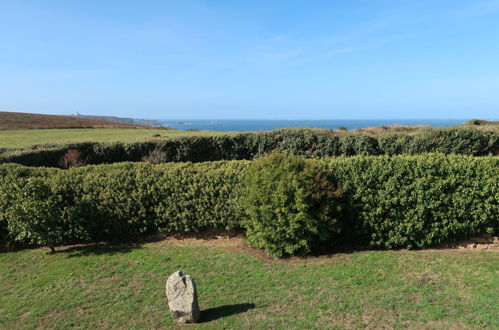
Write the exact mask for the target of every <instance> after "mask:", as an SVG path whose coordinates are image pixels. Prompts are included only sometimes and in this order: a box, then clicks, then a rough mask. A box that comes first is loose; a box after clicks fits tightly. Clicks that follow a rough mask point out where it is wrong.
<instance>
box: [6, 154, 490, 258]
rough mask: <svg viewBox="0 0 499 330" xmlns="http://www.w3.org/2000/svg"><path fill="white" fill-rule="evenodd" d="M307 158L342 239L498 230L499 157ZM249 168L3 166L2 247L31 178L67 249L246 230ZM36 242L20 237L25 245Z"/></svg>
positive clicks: (419, 243) (379, 242) (385, 243)
mask: <svg viewBox="0 0 499 330" xmlns="http://www.w3.org/2000/svg"><path fill="white" fill-rule="evenodd" d="M308 162H315V163H316V165H317V166H319V167H320V168H323V169H325V170H327V171H328V173H330V174H329V180H331V184H332V185H333V186H335V187H338V188H339V190H340V192H341V196H340V199H338V198H336V197H335V198H334V199H331V203H332V204H333V206H334V207H336V206H338V204H339V206H341V207H342V209H343V211H342V213H341V214H340V216H339V218H338V219H339V220H340V226H339V230H341V233H340V237H339V238H340V239H341V241H343V242H355V243H360V244H366V245H369V246H372V247H379V248H398V247H407V248H421V247H426V246H430V245H432V244H436V243H442V242H449V241H453V240H456V239H460V238H465V237H470V236H473V235H478V234H483V233H497V232H498V231H499V219H498V216H499V189H498V184H499V158H497V157H472V156H460V155H443V154H428V155H418V156H393V157H388V156H357V157H350V158H334V159H321V160H308ZM251 164H252V162H250V161H220V162H206V163H168V164H160V165H151V164H147V163H120V164H112V165H97V166H86V167H82V168H75V169H70V170H60V169H48V168H29V167H23V166H20V165H14V164H3V165H0V235H3V240H4V242H5V241H12V239H13V235H14V234H13V233H12V232H9V231H8V229H7V228H8V226H7V224H8V222H12V221H29V220H30V219H21V218H19V216H18V213H16V212H15V205H19V203H21V202H23V201H22V200H21V197H20V196H26V194H24V193H25V191H24V190H23V189H24V185H25V183H26V182H27V181H28V180H29V179H30V178H37V179H39V180H40V181H43V182H44V183H45V184H46V185H47V186H48V187H49V191H50V194H52V201H53V202H54V203H56V204H57V205H58V207H59V208H60V209H61V210H63V212H62V214H63V215H61V217H62V218H61V221H63V222H64V221H66V222H67V220H68V219H70V222H69V223H73V224H74V226H75V228H73V229H74V230H68V231H66V232H64V233H63V234H62V236H63V237H61V239H60V240H59V241H60V242H61V243H70V242H75V241H79V240H81V239H82V237H85V239H86V240H89V241H96V240H113V239H130V238H137V237H139V236H142V235H146V234H152V233H156V232H167V233H174V232H201V231H205V230H209V229H224V230H225V229H235V230H241V229H242V221H243V220H245V219H248V218H249V216H250V214H249V213H248V209H244V208H241V207H240V205H239V203H238V201H239V200H240V199H241V198H242V197H244V196H242V194H243V193H244V191H245V190H244V189H242V188H244V187H245V186H244V187H243V185H242V182H243V177H244V176H245V174H246V173H247V171H248V168H249V166H250V165H251ZM290 178H291V179H290V180H295V179H292V176H290ZM290 187H293V186H290ZM296 187H300V185H297V186H296ZM42 188H43V187H42ZM43 189H45V188H43ZM43 191H44V193H45V190H43ZM290 191H292V190H290ZM277 192H278V191H276V192H275V193H277ZM268 193H269V194H270V193H272V189H271V190H269V191H268ZM22 194H24V195H22ZM33 205H35V204H33ZM51 205H52V204H51ZM255 205H256V204H255ZM288 210H293V207H290V208H288ZM33 211H35V210H33ZM28 214H29V213H28ZM269 221H272V219H269ZM66 222H65V223H66ZM61 225H62V224H61ZM319 227H320V226H319ZM335 229H336V228H335ZM293 230H295V229H293ZM82 232H83V233H84V234H85V235H82ZM30 243H32V242H31V241H30V240H23V239H22V238H21V241H20V244H30ZM329 243H330V242H324V244H329Z"/></svg>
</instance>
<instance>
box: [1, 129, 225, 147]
mask: <svg viewBox="0 0 499 330" xmlns="http://www.w3.org/2000/svg"><path fill="white" fill-rule="evenodd" d="M157 134H160V136H155V135H157ZM226 134H231V133H226V132H214V131H186V130H156V129H116V128H83V129H79V128H76V129H29V130H0V148H19V147H26V146H30V145H37V144H66V143H76V142H133V141H140V140H151V139H161V138H165V137H166V138H167V137H175V136H194V135H197V136H199V135H203V136H206V135H226Z"/></svg>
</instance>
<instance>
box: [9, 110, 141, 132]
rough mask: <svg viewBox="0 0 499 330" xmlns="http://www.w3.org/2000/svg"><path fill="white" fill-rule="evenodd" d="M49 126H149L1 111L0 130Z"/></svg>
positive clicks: (44, 127) (45, 127)
mask: <svg viewBox="0 0 499 330" xmlns="http://www.w3.org/2000/svg"><path fill="white" fill-rule="evenodd" d="M40 128H43V129H47V128H52V129H54V128H141V129H147V128H149V126H142V125H132V124H125V123H119V122H110V121H104V120H96V119H88V118H81V117H77V116H56V115H41V114H35V113H21V112H3V111H0V130H14V129H40Z"/></svg>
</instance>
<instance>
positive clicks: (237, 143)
mask: <svg viewBox="0 0 499 330" xmlns="http://www.w3.org/2000/svg"><path fill="white" fill-rule="evenodd" d="M70 149H76V150H78V151H79V152H80V153H81V155H82V158H83V159H84V161H85V162H86V163H88V164H103V163H115V162H124V161H132V162H140V161H143V160H144V159H146V158H148V157H149V156H150V155H151V154H156V155H159V156H160V157H159V162H204V161H217V160H243V159H246V160H251V159H254V158H257V157H259V156H261V155H263V154H266V153H269V152H272V151H275V150H279V151H283V152H287V153H292V154H296V155H302V156H305V157H309V158H323V157H334V156H355V155H365V156H369V155H383V154H387V155H400V154H407V155H415V154H423V153H428V152H440V153H445V154H463V155H472V156H484V155H488V154H498V153H499V134H498V133H495V132H491V131H483V130H477V129H464V128H459V129H456V128H451V129H424V130H421V131H418V132H416V133H413V134H395V135H393V134H392V135H381V136H372V135H367V134H362V133H338V132H335V131H333V130H326V129H279V130H274V131H270V132H258V133H242V134H237V135H227V136H205V137H203V136H192V137H179V138H172V139H167V140H156V141H146V142H134V143H77V144H69V145H64V146H54V145H47V146H36V147H32V148H22V149H13V150H3V152H2V153H0V163H9V162H13V163H18V164H22V165H26V166H49V167H58V166H60V160H61V157H63V156H64V155H65V154H66V152H67V151H68V150H70ZM149 158H150V157H149Z"/></svg>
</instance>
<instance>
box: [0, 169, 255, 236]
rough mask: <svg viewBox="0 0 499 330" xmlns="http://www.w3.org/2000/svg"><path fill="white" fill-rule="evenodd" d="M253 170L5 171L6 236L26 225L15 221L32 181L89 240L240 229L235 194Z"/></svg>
mask: <svg viewBox="0 0 499 330" xmlns="http://www.w3.org/2000/svg"><path fill="white" fill-rule="evenodd" d="M247 166H248V162H247V161H239V162H236V161H229V162H212V163H200V164H192V163H181V164H161V165H151V164H147V163H120V164H112V165H99V166H86V167H81V168H75V169H71V170H67V171H63V170H59V169H45V168H27V167H22V166H19V165H13V164H6V165H0V232H1V231H3V232H4V235H5V234H6V228H7V222H9V221H17V220H19V221H24V220H23V219H14V218H15V217H13V208H14V206H15V205H16V204H18V203H19V199H20V196H22V194H21V192H22V187H23V186H24V184H25V182H27V181H28V180H29V179H30V178H31V177H37V178H43V179H44V182H45V183H46V184H47V185H48V186H49V187H50V189H51V192H52V199H53V200H54V201H57V202H58V205H59V207H60V208H61V209H68V210H70V212H67V213H70V214H71V216H72V218H73V221H74V223H75V224H76V223H78V224H83V227H84V231H85V237H86V238H87V240H89V241H98V240H116V239H134V238H138V237H140V236H142V235H145V234H151V233H156V232H158V231H159V232H168V233H173V232H201V231H203V230H207V229H222V230H232V229H235V228H239V217H238V215H237V213H236V209H237V207H236V201H235V199H236V198H237V196H238V194H237V193H236V190H237V189H238V187H239V185H240V181H241V175H242V173H243V171H244V169H245V168H246V167H247ZM13 219H14V220H13ZM81 236H82V235H73V232H71V231H67V232H66V233H64V235H63V237H60V240H59V241H60V242H61V243H70V242H75V241H78V240H80V238H81ZM4 238H5V236H4ZM9 239H11V238H9ZM21 243H25V244H29V243H30V241H29V240H23V241H21Z"/></svg>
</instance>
